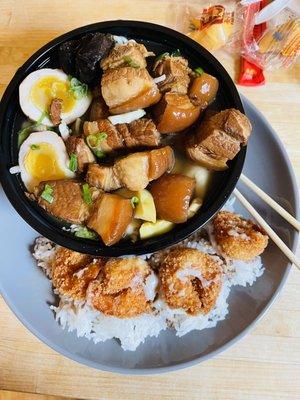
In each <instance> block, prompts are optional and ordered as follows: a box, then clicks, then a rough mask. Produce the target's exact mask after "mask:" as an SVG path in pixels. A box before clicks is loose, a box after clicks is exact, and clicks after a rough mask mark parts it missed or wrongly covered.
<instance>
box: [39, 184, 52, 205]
mask: <svg viewBox="0 0 300 400" xmlns="http://www.w3.org/2000/svg"><path fill="white" fill-rule="evenodd" d="M41 197H42V199H44V200H46V201H47V202H48V203H50V204H51V203H52V202H53V200H54V197H53V188H52V186H51V185H49V184H48V183H46V185H45V187H44V190H43V192H42V194H41Z"/></svg>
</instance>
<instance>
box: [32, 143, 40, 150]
mask: <svg viewBox="0 0 300 400" xmlns="http://www.w3.org/2000/svg"><path fill="white" fill-rule="evenodd" d="M30 148H31V150H38V149H39V148H40V146H38V145H37V144H32V145H31V146H30Z"/></svg>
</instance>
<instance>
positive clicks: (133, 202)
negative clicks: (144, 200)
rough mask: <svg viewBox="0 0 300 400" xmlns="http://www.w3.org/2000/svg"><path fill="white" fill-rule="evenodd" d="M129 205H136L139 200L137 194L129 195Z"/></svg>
mask: <svg viewBox="0 0 300 400" xmlns="http://www.w3.org/2000/svg"><path fill="white" fill-rule="evenodd" d="M130 201H131V205H132V207H133V208H135V206H137V205H138V204H139V202H140V199H139V198H138V197H137V196H132V197H131V200H130Z"/></svg>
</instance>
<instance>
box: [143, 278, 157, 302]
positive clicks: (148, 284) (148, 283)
mask: <svg viewBox="0 0 300 400" xmlns="http://www.w3.org/2000/svg"><path fill="white" fill-rule="evenodd" d="M157 286H158V278H157V276H156V275H155V274H154V272H151V274H150V275H148V276H147V278H146V280H145V284H144V293H145V297H146V299H147V300H154V298H155V295H156V289H157Z"/></svg>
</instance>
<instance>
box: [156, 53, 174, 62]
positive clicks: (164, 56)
mask: <svg viewBox="0 0 300 400" xmlns="http://www.w3.org/2000/svg"><path fill="white" fill-rule="evenodd" d="M166 57H170V53H168V52H165V53H162V54H160V55H159V56H157V57H156V59H155V62H156V61H159V60H163V59H164V58H166Z"/></svg>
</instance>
